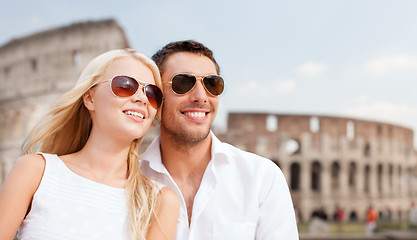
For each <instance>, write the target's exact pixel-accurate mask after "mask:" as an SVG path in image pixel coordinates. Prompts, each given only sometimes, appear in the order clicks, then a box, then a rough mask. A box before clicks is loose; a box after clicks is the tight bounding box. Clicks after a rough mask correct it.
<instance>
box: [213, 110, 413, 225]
mask: <svg viewBox="0 0 417 240" xmlns="http://www.w3.org/2000/svg"><path fill="white" fill-rule="evenodd" d="M219 138H220V139H222V140H223V141H225V142H229V143H231V144H233V145H235V146H237V147H239V148H241V149H244V150H246V151H249V152H254V153H257V154H259V155H261V156H264V157H266V158H269V159H271V160H272V161H274V162H275V163H276V164H277V165H278V166H279V167H280V168H281V169H282V171H283V172H284V175H285V177H286V179H287V182H288V184H289V187H290V190H291V194H292V198H293V201H294V205H295V207H296V209H297V210H298V213H299V217H300V220H301V221H303V220H304V221H306V220H309V218H310V216H311V214H312V212H313V211H315V210H317V209H319V208H324V210H325V212H326V214H327V215H329V216H332V214H333V212H334V210H335V207H336V206H341V207H342V208H344V211H345V213H346V216H347V219H348V220H351V221H356V220H361V221H363V220H364V219H365V213H366V209H367V208H368V206H370V205H372V206H373V207H374V208H375V209H376V210H377V211H379V214H380V217H382V218H386V217H388V216H386V215H385V213H386V211H387V210H388V209H390V211H391V213H392V220H405V219H406V216H407V215H406V214H407V212H408V210H409V207H410V204H411V201H413V200H415V199H416V197H417V181H416V180H417V161H416V160H417V158H416V157H417V154H416V151H415V149H414V147H413V130H411V129H409V128H405V127H401V126H397V125H392V124H388V123H382V122H373V121H364V120H359V119H353V118H341V117H331V116H316V115H290V114H268V113H229V115H228V130H227V132H226V133H223V134H221V135H219Z"/></svg>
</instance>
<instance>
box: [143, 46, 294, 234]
mask: <svg viewBox="0 0 417 240" xmlns="http://www.w3.org/2000/svg"><path fill="white" fill-rule="evenodd" d="M152 59H153V60H154V61H155V62H156V64H157V65H158V67H159V68H160V71H161V76H162V84H163V93H164V103H163V107H162V113H161V116H160V118H159V119H160V125H161V134H160V136H159V137H157V138H156V139H155V140H154V142H153V143H152V144H151V146H149V148H148V149H147V150H146V152H145V153H144V154H142V156H141V159H142V170H143V172H144V174H145V175H147V176H148V177H149V178H151V179H153V180H156V181H159V182H161V183H163V184H165V185H166V186H167V187H169V188H171V189H172V190H174V191H175V192H176V193H177V195H178V197H179V198H180V201H181V205H180V215H179V219H178V227H177V235H176V236H177V237H176V239H181V240H182V239H195V240H206V239H207V240H208V239H228V240H230V239H239V240H245V239H248V240H249V239H251V240H253V239H259V240H260V239H271V240H272V239H274V240H276V239H285V240H293V239H298V232H297V226H296V222H295V214H294V208H293V205H292V201H291V196H290V192H289V190H288V186H287V183H286V181H285V177H284V176H283V174H282V172H281V170H280V169H279V168H278V167H277V166H276V165H275V164H274V163H272V162H271V161H270V160H268V159H265V158H262V157H260V156H257V155H255V154H252V153H248V152H244V151H242V150H239V149H237V148H235V147H233V146H231V145H229V144H227V143H222V142H220V141H219V140H218V139H217V138H216V136H215V135H214V134H213V133H212V132H211V131H210V128H211V125H212V123H213V121H214V118H215V116H216V113H217V110H218V106H219V95H220V94H221V93H222V92H223V88H224V82H223V79H222V77H221V76H220V75H219V74H220V69H219V66H218V64H217V62H216V61H215V59H214V57H213V53H212V51H211V50H210V49H208V48H207V47H205V46H204V45H203V44H201V43H198V42H195V41H192V40H188V41H179V42H172V43H169V44H167V45H166V46H165V47H163V48H162V49H161V50H159V51H158V52H156V53H155V54H154V56H153V57H152ZM248 137H249V136H248Z"/></svg>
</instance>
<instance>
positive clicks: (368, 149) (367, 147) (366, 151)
mask: <svg viewBox="0 0 417 240" xmlns="http://www.w3.org/2000/svg"><path fill="white" fill-rule="evenodd" d="M363 155H364V156H365V157H369V156H371V145H370V144H369V143H366V144H365V147H364V149H363Z"/></svg>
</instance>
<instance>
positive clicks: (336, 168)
mask: <svg viewBox="0 0 417 240" xmlns="http://www.w3.org/2000/svg"><path fill="white" fill-rule="evenodd" d="M330 174H331V178H330V186H331V188H332V190H333V191H335V190H338V189H339V187H340V178H339V176H340V164H339V162H338V161H334V162H333V163H332V165H331V172H330Z"/></svg>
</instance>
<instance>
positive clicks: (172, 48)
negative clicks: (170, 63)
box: [152, 40, 220, 75]
mask: <svg viewBox="0 0 417 240" xmlns="http://www.w3.org/2000/svg"><path fill="white" fill-rule="evenodd" d="M177 52H190V53H195V54H198V55H203V56H206V57H208V58H210V60H211V61H213V63H214V65H215V66H216V71H217V74H220V67H219V65H218V64H217V62H216V60H215V59H214V57H213V52H212V51H211V50H210V49H209V48H208V47H206V46H204V45H203V44H202V43H199V42H197V41H194V40H185V41H177V42H170V43H168V44H167V45H165V46H164V47H163V48H161V49H160V50H159V51H157V52H156V53H155V54H154V55H153V56H152V60H154V61H155V63H156V65H158V68H159V71H160V72H161V75H162V73H163V72H164V63H165V61H166V60H167V59H168V57H169V56H171V55H172V54H174V53H177Z"/></svg>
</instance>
